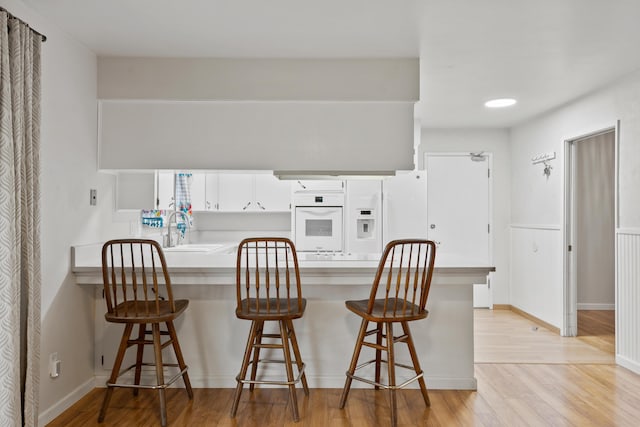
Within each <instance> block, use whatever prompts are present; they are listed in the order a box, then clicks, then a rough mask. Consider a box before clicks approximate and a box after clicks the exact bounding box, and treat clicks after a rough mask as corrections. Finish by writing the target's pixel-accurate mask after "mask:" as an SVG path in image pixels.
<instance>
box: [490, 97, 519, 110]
mask: <svg viewBox="0 0 640 427" xmlns="http://www.w3.org/2000/svg"><path fill="white" fill-rule="evenodd" d="M516 102H517V101H516V100H515V99H513V98H500V99H491V100H489V101H487V102H485V103H484V106H485V107H489V108H503V107H511V106H512V105H514V104H515V103H516Z"/></svg>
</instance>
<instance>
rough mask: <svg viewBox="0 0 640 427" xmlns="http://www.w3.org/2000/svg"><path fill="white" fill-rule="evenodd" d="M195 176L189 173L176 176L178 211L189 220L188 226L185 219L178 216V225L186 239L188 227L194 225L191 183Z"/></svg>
mask: <svg viewBox="0 0 640 427" xmlns="http://www.w3.org/2000/svg"><path fill="white" fill-rule="evenodd" d="M192 181H193V174H192V173H189V172H180V173H177V174H176V210H177V211H179V212H183V213H184V214H185V215H186V217H187V218H188V220H189V224H187V223H186V222H185V220H184V217H182V216H180V217H178V216H177V215H176V224H177V228H178V230H180V233H182V236H183V237H184V233H185V232H186V231H187V226H188V227H191V226H192V225H193V211H192V207H191V182H192Z"/></svg>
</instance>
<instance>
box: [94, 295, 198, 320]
mask: <svg viewBox="0 0 640 427" xmlns="http://www.w3.org/2000/svg"><path fill="white" fill-rule="evenodd" d="M174 303H175V306H176V311H175V312H171V307H170V305H169V301H159V302H158V307H159V310H158V308H157V307H156V302H155V301H127V302H123V303H120V304H118V305H117V307H116V309H115V311H114V313H107V314H105V315H104V318H105V319H106V320H107V322H113V323H159V322H166V321H170V320H174V319H175V318H177V317H178V316H180V315H181V314H182V312H183V311H185V310H186V308H187V306H188V305H189V300H186V299H178V300H175V301H174ZM157 310H158V311H157ZM115 313H118V315H116V314H115ZM156 313H158V314H156Z"/></svg>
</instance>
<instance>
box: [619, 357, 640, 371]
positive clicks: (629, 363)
mask: <svg viewBox="0 0 640 427" xmlns="http://www.w3.org/2000/svg"><path fill="white" fill-rule="evenodd" d="M616 363H617V364H618V365H620V366H622V367H623V368H627V369H628V370H630V371H633V372H635V373H636V374H638V375H640V363H638V362H636V361H633V360H629V359H627V358H626V357H624V356H620V355H619V354H616Z"/></svg>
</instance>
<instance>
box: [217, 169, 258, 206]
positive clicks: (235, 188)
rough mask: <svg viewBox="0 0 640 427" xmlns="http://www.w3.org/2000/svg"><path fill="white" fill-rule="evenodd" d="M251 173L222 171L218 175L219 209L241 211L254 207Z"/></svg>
mask: <svg viewBox="0 0 640 427" xmlns="http://www.w3.org/2000/svg"><path fill="white" fill-rule="evenodd" d="M254 204H255V202H254V198H253V175H252V174H245V173H223V174H219V175H218V207H219V210H221V211H235V212H238V211H240V212H243V211H248V210H255V209H254V206H253V205H254Z"/></svg>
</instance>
